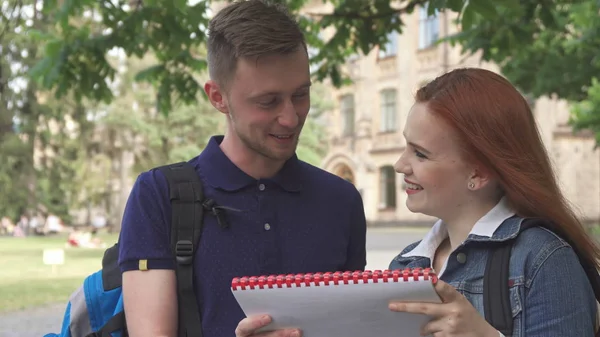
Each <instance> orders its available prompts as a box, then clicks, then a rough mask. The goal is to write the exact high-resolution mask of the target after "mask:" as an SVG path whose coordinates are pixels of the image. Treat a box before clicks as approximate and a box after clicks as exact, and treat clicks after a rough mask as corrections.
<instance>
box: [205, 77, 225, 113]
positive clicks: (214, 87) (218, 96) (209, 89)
mask: <svg viewBox="0 0 600 337" xmlns="http://www.w3.org/2000/svg"><path fill="white" fill-rule="evenodd" d="M204 92H205V93H206V96H208V100H209V101H210V103H211V104H212V105H213V106H214V107H215V109H217V110H219V111H221V112H222V113H224V114H227V113H229V107H228V105H227V99H226V95H225V92H223V90H221V87H220V86H219V85H218V84H217V82H215V81H213V80H208V81H207V82H206V83H205V84H204Z"/></svg>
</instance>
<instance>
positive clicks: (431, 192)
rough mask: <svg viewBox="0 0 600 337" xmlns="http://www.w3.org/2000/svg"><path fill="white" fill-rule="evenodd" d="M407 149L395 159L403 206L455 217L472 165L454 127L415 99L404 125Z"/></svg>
mask: <svg viewBox="0 0 600 337" xmlns="http://www.w3.org/2000/svg"><path fill="white" fill-rule="evenodd" d="M404 137H405V139H406V143H407V145H406V149H405V151H404V153H403V154H402V155H401V156H400V158H399V159H398V161H397V162H396V165H395V169H396V172H398V173H402V174H403V175H404V180H405V182H406V186H407V188H406V193H407V194H408V197H407V201H406V206H407V207H408V209H409V210H410V211H411V212H418V213H423V214H427V215H430V216H433V217H437V218H442V219H444V218H446V217H454V215H453V214H454V213H455V212H457V211H458V209H460V208H461V206H462V205H463V204H464V203H466V202H467V200H468V198H469V196H470V193H469V188H468V185H469V180H470V177H471V175H472V173H473V168H472V166H471V165H469V163H467V161H465V160H464V158H463V157H464V156H463V155H462V150H461V148H460V144H459V141H458V138H457V136H456V134H455V132H454V130H453V129H452V128H451V127H450V126H449V125H448V124H447V123H445V122H444V121H443V120H442V119H440V118H438V117H436V116H435V115H433V114H432V113H431V112H429V110H428V108H427V104H426V103H416V104H415V105H414V106H413V107H412V108H411V110H410V112H409V114H408V118H407V121H406V125H405V128H404Z"/></svg>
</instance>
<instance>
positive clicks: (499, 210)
mask: <svg viewBox="0 0 600 337" xmlns="http://www.w3.org/2000/svg"><path fill="white" fill-rule="evenodd" d="M513 215H515V212H514V211H513V210H512V209H511V208H510V207H509V206H508V201H507V199H506V197H502V199H500V201H499V202H498V203H497V204H496V206H494V208H492V209H491V210H490V211H489V212H487V213H486V214H485V215H484V216H483V217H481V219H479V220H478V221H477V222H476V223H475V225H474V226H473V228H472V229H471V231H470V232H469V235H477V236H484V237H488V238H489V237H492V235H493V234H494V232H495V231H496V229H498V227H500V225H501V224H502V222H503V221H504V220H506V219H508V218H510V217H511V216H513ZM447 237H448V228H447V227H446V224H444V222H443V221H442V220H438V221H436V223H435V224H434V225H433V227H432V228H431V230H429V232H428V233H427V234H426V235H425V237H424V238H423V240H421V242H420V243H419V244H418V245H417V246H416V247H415V248H413V249H412V250H411V251H408V252H406V253H404V254H402V256H403V257H410V256H421V257H426V258H429V260H430V261H431V268H433V258H434V256H435V252H436V250H437V249H438V247H439V246H440V244H441V243H442V242H443V241H444V240H445V239H446V238H447ZM447 262H448V259H446V261H444V266H443V267H442V270H440V271H439V272H437V274H438V276H441V275H442V273H443V272H444V270H445V269H446V263H447Z"/></svg>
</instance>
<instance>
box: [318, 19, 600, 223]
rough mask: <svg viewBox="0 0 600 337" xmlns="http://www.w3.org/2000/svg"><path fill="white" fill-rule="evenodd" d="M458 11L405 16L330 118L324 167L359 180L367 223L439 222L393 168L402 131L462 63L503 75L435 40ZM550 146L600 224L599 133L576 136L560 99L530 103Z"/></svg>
mask: <svg viewBox="0 0 600 337" xmlns="http://www.w3.org/2000/svg"><path fill="white" fill-rule="evenodd" d="M454 19H455V14H454V13H443V12H442V13H438V14H437V15H434V16H428V15H427V10H426V9H425V8H420V9H418V10H415V11H414V12H413V13H412V14H410V15H406V14H404V16H403V20H404V21H405V24H406V26H405V29H404V31H403V34H401V35H398V34H396V33H392V34H390V42H389V43H388V44H387V45H386V46H381V47H380V48H379V49H376V50H373V51H372V52H371V53H370V54H368V55H364V56H360V57H353V58H351V59H349V60H348V61H347V65H346V69H345V70H346V72H347V73H348V74H350V76H351V78H352V79H353V84H352V85H350V86H347V87H344V88H341V89H339V90H335V89H333V90H334V92H335V95H334V97H335V100H336V102H335V108H334V110H333V111H331V113H330V114H329V116H328V119H329V120H328V125H329V128H330V130H329V133H330V135H331V137H330V140H329V142H330V144H329V145H330V146H329V153H328V154H327V156H326V158H325V159H324V160H323V163H322V167H323V168H324V169H326V170H328V171H330V172H333V173H335V174H337V175H339V176H342V177H344V178H346V179H347V180H349V181H351V182H352V183H354V184H355V185H356V187H357V188H358V189H359V191H360V192H361V194H362V196H363V200H364V205H365V212H366V216H367V220H368V221H369V223H370V224H371V225H373V226H376V225H382V224H386V225H399V226H401V225H417V224H426V225H431V224H432V222H433V220H434V219H432V218H430V217H428V216H425V215H422V214H414V213H411V212H410V211H409V210H408V209H407V208H406V206H405V202H406V193H405V191H404V181H403V177H402V175H400V174H397V173H396V172H394V168H393V165H394V163H395V162H396V161H397V160H398V158H399V156H400V155H401V153H402V152H403V151H404V148H405V145H406V144H405V141H404V138H403V136H402V130H403V128H404V123H405V120H406V117H407V113H408V111H409V109H410V107H411V106H412V104H413V97H414V94H415V92H416V89H417V88H418V87H420V86H421V85H423V84H424V83H426V82H428V81H430V80H432V79H433V78H435V77H436V76H438V75H440V74H442V73H444V72H447V71H449V70H451V69H454V68H457V67H466V66H470V67H481V68H486V69H489V70H492V71H496V72H498V67H496V66H495V65H494V64H488V63H483V62H481V61H480V59H479V57H478V56H477V55H474V56H470V57H467V56H465V55H461V51H460V49H459V47H452V46H450V45H449V44H447V43H441V44H435V43H434V42H436V40H438V38H439V37H443V36H446V35H448V34H453V33H455V32H456V30H457V27H456V25H454V24H453V21H454ZM530 104H531V105H532V108H533V110H534V114H535V117H536V119H537V122H538V126H539V129H540V132H541V134H542V137H543V140H544V143H545V145H546V147H547V149H548V151H549V153H550V156H551V159H552V160H553V163H554V167H555V171H556V174H557V177H558V179H559V181H560V184H561V188H562V189H563V191H564V193H565V195H566V197H567V199H568V200H569V201H570V202H571V203H572V204H573V205H574V206H575V207H576V209H577V210H578V212H579V214H580V216H581V218H582V219H583V220H584V221H586V222H590V223H600V150H597V149H594V144H595V143H594V138H593V135H592V134H591V133H586V132H582V133H577V134H574V133H573V132H572V130H571V128H570V127H569V126H568V125H567V122H568V118H569V107H568V105H567V104H566V103H565V102H563V101H560V100H556V99H552V98H540V99H537V100H535V101H534V100H530Z"/></svg>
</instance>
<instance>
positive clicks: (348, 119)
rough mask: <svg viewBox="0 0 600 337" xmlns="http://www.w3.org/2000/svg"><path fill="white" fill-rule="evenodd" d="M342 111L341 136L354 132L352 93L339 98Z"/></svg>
mask: <svg viewBox="0 0 600 337" xmlns="http://www.w3.org/2000/svg"><path fill="white" fill-rule="evenodd" d="M340 110H341V113H342V136H351V135H353V134H354V95H352V94H348V95H344V96H342V98H341V99H340Z"/></svg>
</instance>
